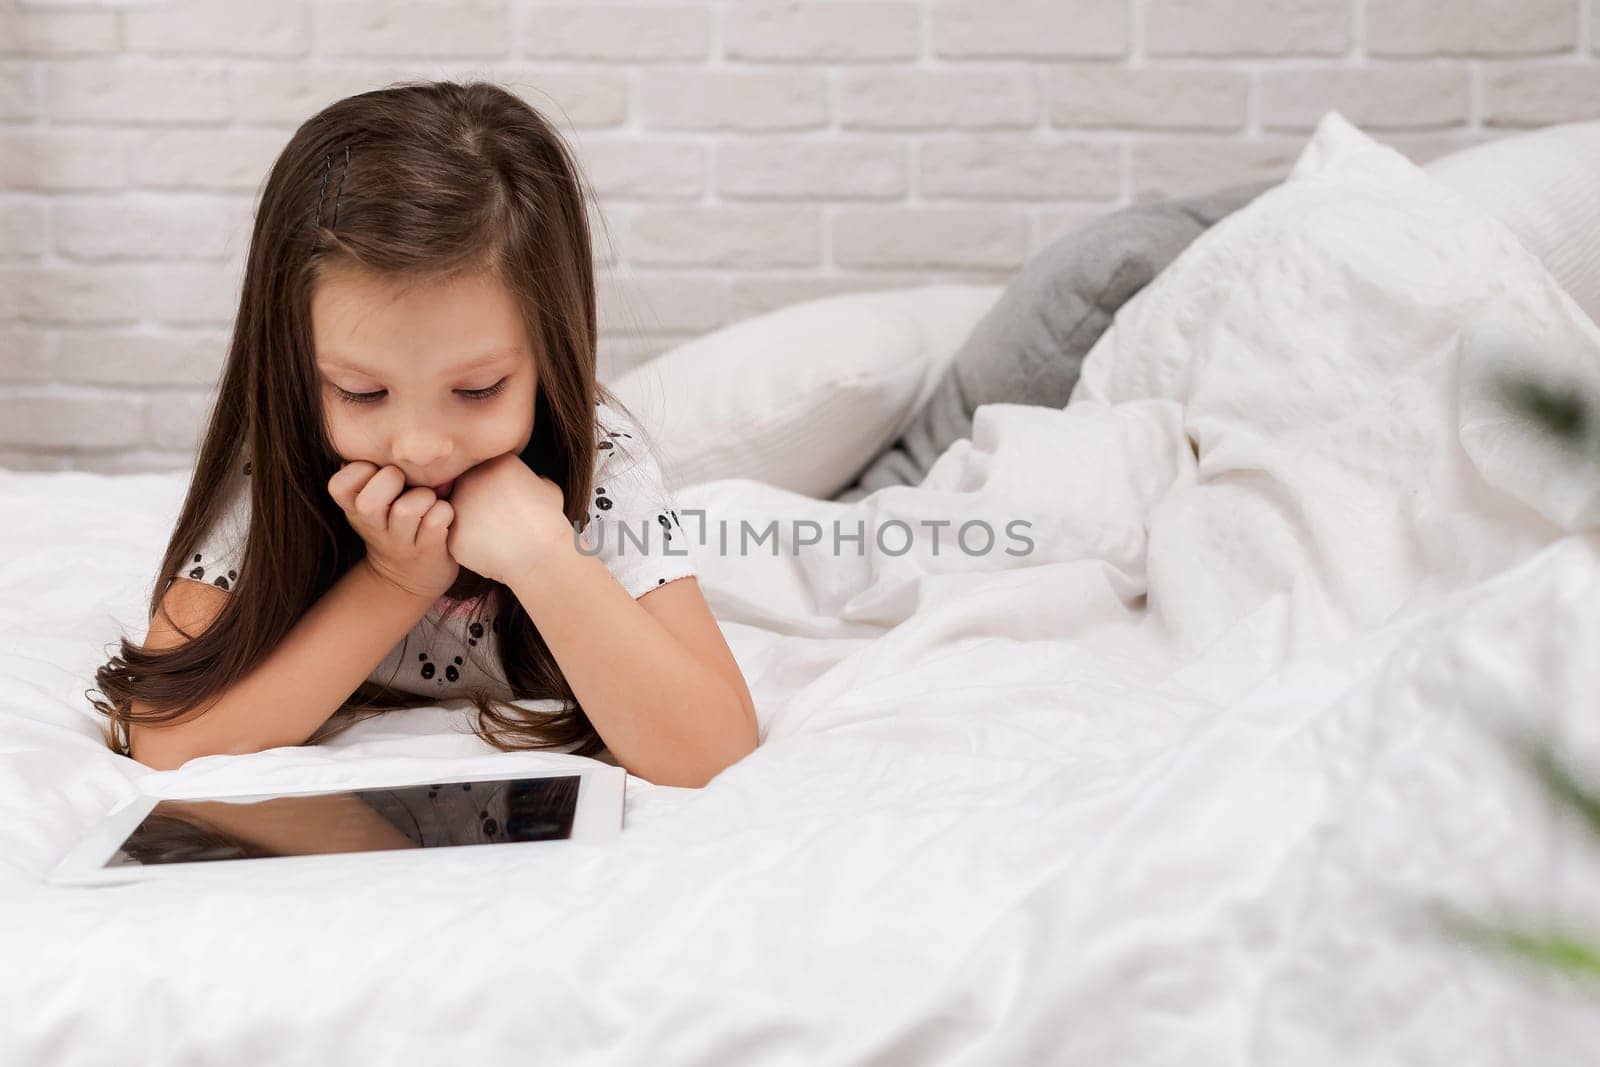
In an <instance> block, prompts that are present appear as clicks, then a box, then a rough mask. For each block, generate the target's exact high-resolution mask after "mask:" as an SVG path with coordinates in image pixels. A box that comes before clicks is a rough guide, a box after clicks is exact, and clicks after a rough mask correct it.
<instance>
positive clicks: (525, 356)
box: [311, 269, 539, 488]
mask: <svg viewBox="0 0 1600 1067" xmlns="http://www.w3.org/2000/svg"><path fill="white" fill-rule="evenodd" d="M311 324H312V335H313V339H314V342H315V345H316V363H317V374H318V378H319V379H320V383H321V389H322V395H323V407H324V409H325V410H326V411H327V418H328V426H329V432H330V435H331V437H332V440H333V447H334V449H335V450H336V451H337V452H338V453H339V456H340V458H342V459H344V460H345V461H346V462H354V461H358V460H366V461H368V462H370V463H373V464H375V465H376V466H378V467H379V468H380V469H381V468H383V467H386V466H390V465H393V466H396V467H399V468H400V470H401V471H403V472H404V473H405V476H406V487H407V488H412V487H414V486H419V485H425V486H430V487H431V486H439V485H442V484H444V483H446V482H449V481H452V480H454V479H455V478H457V477H459V476H460V475H462V474H464V473H465V472H466V471H468V470H469V469H471V468H472V467H475V466H477V465H478V464H479V463H482V462H483V461H485V460H488V459H493V458H494V457H496V456H498V455H502V454H504V453H507V452H512V453H517V452H521V451H522V449H523V448H524V447H526V446H527V444H528V441H529V439H531V438H532V436H533V411H534V404H533V402H534V397H535V396H536V395H537V394H536V390H537V389H538V386H539V383H538V381H537V367H536V366H535V363H534V358H533V351H532V348H531V346H530V344H529V340H528V336H527V331H526V330H525V329H523V325H522V318H521V316H520V315H519V313H518V307H517V304H516V301H515V300H514V299H513V298H512V296H511V294H510V293H509V292H508V291H507V290H506V289H505V287H504V286H502V285H501V284H500V283H499V282H497V281H495V280H494V279H492V278H487V277H483V276H469V277H462V278H458V279H454V280H452V281H450V282H446V283H434V284H429V285H423V284H419V283H410V284H409V285H408V284H404V283H399V282H393V281H388V280H385V279H382V278H379V277H377V276H375V275H372V274H369V273H366V272H357V271H352V270H350V269H340V270H335V271H330V272H329V273H327V274H325V275H324V276H323V277H322V278H321V280H320V281H319V282H318V284H317V286H316V289H315V291H314V292H313V293H312V296H311ZM352 395H353V396H354V397H355V399H351V397H352Z"/></svg>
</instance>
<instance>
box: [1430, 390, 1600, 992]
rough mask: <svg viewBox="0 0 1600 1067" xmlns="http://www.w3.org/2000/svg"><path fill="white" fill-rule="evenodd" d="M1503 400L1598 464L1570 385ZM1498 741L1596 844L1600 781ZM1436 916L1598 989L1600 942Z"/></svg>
mask: <svg viewBox="0 0 1600 1067" xmlns="http://www.w3.org/2000/svg"><path fill="white" fill-rule="evenodd" d="M1498 384H1499V388H1500V393H1501V396H1502V398H1503V399H1504V400H1505V402H1506V403H1507V404H1508V405H1509V406H1510V407H1512V408H1513V409H1515V410H1518V411H1520V412H1522V413H1523V414H1524V415H1527V416H1528V417H1529V418H1531V419H1532V420H1533V422H1534V423H1535V425H1537V426H1538V427H1540V428H1541V429H1543V430H1544V431H1545V432H1546V433H1547V434H1548V435H1549V436H1550V437H1551V438H1553V439H1554V440H1555V442H1556V443H1557V444H1558V445H1560V446H1561V447H1562V448H1564V449H1566V450H1568V451H1570V452H1572V453H1574V454H1576V455H1578V456H1580V457H1583V458H1587V459H1589V460H1591V461H1593V462H1594V463H1595V465H1596V467H1597V468H1600V421H1597V419H1596V416H1595V411H1596V408H1595V405H1594V404H1593V403H1592V402H1591V401H1589V400H1588V399H1587V398H1585V397H1584V395H1583V393H1582V391H1581V390H1579V389H1578V388H1576V387H1574V386H1565V385H1551V384H1549V383H1546V382H1542V381H1538V380H1535V379H1532V378H1527V377H1520V376H1514V375H1513V376H1508V377H1505V378H1502V379H1501V380H1500V382H1499V383H1498ZM1501 739H1502V740H1503V742H1504V743H1505V744H1506V745H1507V746H1508V747H1509V748H1510V749H1511V750H1512V752H1513V753H1514V754H1515V756H1516V757H1517V761H1518V762H1519V763H1521V764H1522V765H1523V766H1524V767H1526V768H1527V770H1528V771H1529V772H1530V773H1531V774H1532V775H1533V776H1534V777H1535V778H1536V779H1537V780H1538V782H1539V784H1540V785H1541V786H1542V787H1543V789H1544V792H1545V793H1546V794H1547V795H1548V796H1549V797H1550V799H1551V801H1552V802H1553V803H1554V804H1555V805H1556V806H1557V807H1558V808H1560V809H1564V810H1566V811H1569V812H1572V813H1574V814H1576V815H1577V816H1578V818H1579V820H1580V822H1581V823H1582V825H1583V826H1584V827H1586V828H1587V830H1588V831H1589V833H1590V834H1591V835H1592V836H1593V837H1594V838H1595V840H1596V841H1597V842H1600V785H1597V784H1595V783H1591V782H1589V781H1586V780H1585V779H1584V777H1583V775H1582V774H1581V773H1580V772H1579V771H1578V769H1577V768H1576V767H1574V766H1573V765H1572V764H1571V763H1570V762H1568V761H1567V760H1566V759H1565V758H1563V757H1562V756H1561V755H1560V754H1559V753H1558V752H1557V751H1556V748H1555V746H1554V744H1553V743H1552V742H1551V741H1550V740H1549V739H1547V738H1545V737H1541V736H1539V735H1538V734H1536V733H1534V732H1532V731H1529V730H1526V729H1523V730H1514V729H1504V730H1502V732H1501ZM1436 914H1437V917H1438V918H1439V919H1440V920H1441V921H1442V922H1443V923H1444V925H1445V926H1446V927H1447V928H1448V929H1449V930H1450V931H1452V932H1453V933H1455V934H1457V935H1458V936H1460V937H1461V938H1463V939H1464V940H1466V941H1468V942H1469V943H1471V944H1475V945H1478V946H1480V947H1482V948H1486V949H1490V950H1493V951H1497V952H1501V953H1505V954H1507V955H1509V956H1511V957H1515V958H1517V959H1520V960H1523V961H1525V962H1528V963H1531V964H1533V965H1535V966H1536V967H1539V968H1543V969H1545V970H1553V971H1556V972H1558V973H1561V974H1563V975H1567V976H1571V977H1574V978H1579V979H1583V980H1593V981H1595V983H1596V985H1595V989H1596V991H1600V940H1594V939H1593V938H1591V937H1589V936H1587V935H1584V934H1580V933H1579V932H1577V931H1572V930H1563V929H1561V928H1559V927H1551V926H1545V927H1540V926H1538V925H1537V924H1533V923H1528V922H1519V921H1515V920H1512V921H1492V920H1485V919H1480V918H1477V917H1474V916H1472V915H1469V914H1466V913H1464V912H1461V911H1458V910H1455V909H1451V908H1440V909H1438V911H1437V912H1436Z"/></svg>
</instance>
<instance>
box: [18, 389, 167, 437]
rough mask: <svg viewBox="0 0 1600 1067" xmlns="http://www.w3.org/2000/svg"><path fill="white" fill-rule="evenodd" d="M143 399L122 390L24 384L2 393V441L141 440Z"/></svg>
mask: <svg viewBox="0 0 1600 1067" xmlns="http://www.w3.org/2000/svg"><path fill="white" fill-rule="evenodd" d="M141 407H142V405H141V404H139V403H138V402H137V401H136V400H135V401H130V400H129V398H128V397H127V396H126V395H125V394H115V393H109V394H108V393H79V392H70V393H63V392H60V391H58V390H57V389H56V388H54V387H51V386H44V387H32V386H23V387H21V388H18V389H12V390H7V391H6V392H4V393H0V445H20V446H23V447H27V448H114V447H117V446H131V445H137V444H139V442H140V440H141V439H142V437H143V423H144V413H143V411H142V410H141Z"/></svg>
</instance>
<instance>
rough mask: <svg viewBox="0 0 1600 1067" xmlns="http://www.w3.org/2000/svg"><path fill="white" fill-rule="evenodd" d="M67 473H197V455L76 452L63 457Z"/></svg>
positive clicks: (132, 450) (128, 450)
mask: <svg viewBox="0 0 1600 1067" xmlns="http://www.w3.org/2000/svg"><path fill="white" fill-rule="evenodd" d="M62 459H63V460H65V462H66V463H67V464H68V466H67V467H64V468H61V469H65V470H76V471H89V472H92V473H95V474H151V473H156V474H160V473H184V474H187V473H189V472H190V471H192V470H193V469H194V461H195V453H194V452H192V451H191V452H152V451H150V450H148V449H143V448H134V449H122V448H119V449H116V450H113V451H109V452H107V451H85V452H73V453H69V454H67V455H66V456H63V457H62Z"/></svg>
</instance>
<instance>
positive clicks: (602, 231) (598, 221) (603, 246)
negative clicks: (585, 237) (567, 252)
mask: <svg viewBox="0 0 1600 1067" xmlns="http://www.w3.org/2000/svg"><path fill="white" fill-rule="evenodd" d="M584 208H585V211H584V213H585V214H586V215H587V216H588V218H589V255H590V257H591V258H592V259H593V260H594V262H595V265H596V266H597V267H608V266H611V265H612V264H614V263H616V262H617V261H618V258H619V254H618V251H617V249H616V247H615V245H614V242H615V241H617V240H618V238H617V236H616V235H617V233H618V232H619V230H618V227H617V225H616V224H615V223H611V222H610V220H609V219H608V218H607V217H606V213H605V211H604V210H603V209H602V208H601V206H600V205H599V204H598V203H595V202H593V201H591V202H588V203H586V204H584ZM607 224H609V231H610V232H609V233H608V232H607V229H608V225H607Z"/></svg>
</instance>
